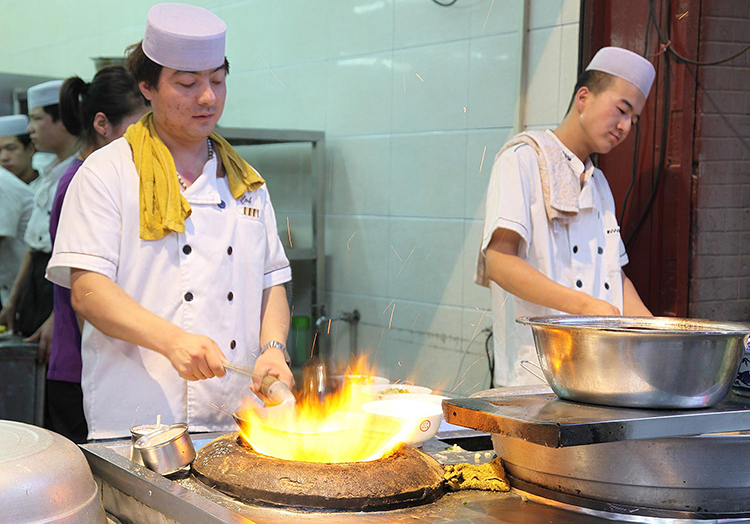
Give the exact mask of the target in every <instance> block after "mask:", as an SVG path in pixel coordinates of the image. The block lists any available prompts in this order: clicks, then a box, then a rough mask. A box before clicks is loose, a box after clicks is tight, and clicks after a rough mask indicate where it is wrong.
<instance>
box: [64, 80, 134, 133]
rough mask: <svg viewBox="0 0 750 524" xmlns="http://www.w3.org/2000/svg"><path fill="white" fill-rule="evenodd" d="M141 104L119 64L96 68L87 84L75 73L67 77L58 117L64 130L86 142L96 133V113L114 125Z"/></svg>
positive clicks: (132, 81)
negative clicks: (92, 77) (104, 116)
mask: <svg viewBox="0 0 750 524" xmlns="http://www.w3.org/2000/svg"><path fill="white" fill-rule="evenodd" d="M144 103H145V99H144V98H143V95H142V94H141V91H140V90H139V89H138V84H137V83H136V81H135V79H134V78H133V77H132V76H130V73H128V72H127V70H126V69H125V68H124V67H122V66H108V67H104V68H102V69H100V70H99V72H98V73H96V75H95V76H94V79H93V80H92V81H91V83H90V84H88V83H86V82H84V81H83V80H81V79H80V78H79V77H77V76H73V77H70V78H68V79H67V80H66V81H65V82H64V83H63V85H62V88H61V89H60V116H61V117H62V122H63V125H65V129H67V130H68V132H69V133H70V134H71V135H75V136H82V137H84V138H85V139H86V140H89V141H90V140H92V138H93V137H94V136H96V132H95V131H94V117H95V116H96V114H97V113H99V112H102V113H104V114H105V115H106V116H107V120H109V122H110V124H112V125H113V126H116V125H118V124H119V123H120V122H122V120H123V119H124V118H125V117H126V116H128V115H131V114H133V112H134V111H135V110H136V109H138V106H140V105H142V104H144Z"/></svg>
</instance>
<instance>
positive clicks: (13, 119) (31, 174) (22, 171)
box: [0, 115, 39, 187]
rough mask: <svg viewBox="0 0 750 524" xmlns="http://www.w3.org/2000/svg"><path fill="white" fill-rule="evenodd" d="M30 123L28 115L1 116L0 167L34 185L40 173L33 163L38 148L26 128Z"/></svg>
mask: <svg viewBox="0 0 750 524" xmlns="http://www.w3.org/2000/svg"><path fill="white" fill-rule="evenodd" d="M28 125H29V117H27V116H26V115H8V116H0V167H4V168H5V169H7V170H8V171H10V172H11V173H13V174H14V175H16V176H17V177H18V178H20V179H21V180H23V182H24V183H26V184H29V185H30V186H31V187H34V184H35V183H36V182H37V181H39V173H38V172H37V171H36V169H34V166H33V165H32V163H31V159H32V158H33V157H34V153H36V148H35V147H34V144H33V143H32V142H31V137H30V136H29V131H28V129H26V128H27V127H28Z"/></svg>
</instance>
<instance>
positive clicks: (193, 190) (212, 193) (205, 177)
mask: <svg viewBox="0 0 750 524" xmlns="http://www.w3.org/2000/svg"><path fill="white" fill-rule="evenodd" d="M216 168H217V163H216V155H214V156H212V157H211V158H209V159H208V162H206V163H205V165H204V166H203V172H202V173H201V174H200V176H199V177H198V178H196V179H195V182H193V183H192V184H191V185H190V187H188V188H187V189H186V190H185V191H183V193H182V195H183V196H184V197H185V198H186V199H187V201H188V204H191V205H192V204H219V203H220V202H221V194H220V193H219V186H218V182H217V176H216Z"/></svg>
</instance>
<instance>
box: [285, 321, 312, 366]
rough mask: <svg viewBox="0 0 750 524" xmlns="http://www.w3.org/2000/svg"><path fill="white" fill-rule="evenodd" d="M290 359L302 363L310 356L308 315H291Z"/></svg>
mask: <svg viewBox="0 0 750 524" xmlns="http://www.w3.org/2000/svg"><path fill="white" fill-rule="evenodd" d="M290 335H291V341H290V342H291V343H292V344H291V345H292V348H294V350H293V351H292V360H293V361H294V362H295V363H297V364H302V363H303V362H305V361H306V360H307V359H308V358H310V351H311V349H312V348H311V347H310V344H311V342H310V317H292V332H291V333H290Z"/></svg>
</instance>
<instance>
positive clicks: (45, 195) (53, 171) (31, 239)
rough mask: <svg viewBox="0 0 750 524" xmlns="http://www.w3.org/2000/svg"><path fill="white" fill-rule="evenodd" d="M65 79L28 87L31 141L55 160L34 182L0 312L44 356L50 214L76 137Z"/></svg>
mask: <svg viewBox="0 0 750 524" xmlns="http://www.w3.org/2000/svg"><path fill="white" fill-rule="evenodd" d="M61 86H62V80H52V81H50V82H44V83H43V84H38V85H35V86H33V87H31V88H29V91H28V93H27V99H28V104H29V127H28V131H29V134H30V136H31V140H32V141H33V142H34V145H35V146H36V148H37V149H38V150H40V151H50V152H52V153H54V154H55V158H54V159H53V160H52V162H50V163H49V164H48V165H47V166H45V167H44V169H42V176H41V177H40V180H39V181H38V182H34V184H35V187H34V201H33V202H34V205H33V208H32V211H31V218H30V219H29V223H28V226H27V227H26V233H25V235H24V242H26V248H27V250H26V254H25V255H24V258H23V261H22V262H21V268H20V269H19V271H18V275H17V276H16V279H15V281H14V283H13V288H12V289H11V292H10V296H9V297H8V303H7V304H5V305H4V307H3V310H2V311H0V324H3V325H5V326H7V327H8V328H9V330H13V331H16V332H19V333H23V334H24V335H26V336H29V335H31V336H30V337H29V339H28V340H30V341H36V340H39V354H40V356H43V355H46V354H48V348H49V345H50V343H51V341H52V329H53V322H54V316H53V314H52V284H51V283H50V282H48V281H47V280H46V279H45V278H44V272H45V268H46V267H47V262H48V261H49V258H50V253H51V251H52V243H51V241H50V236H49V215H50V213H51V212H52V200H53V199H54V197H55V191H57V184H58V182H59V181H60V177H61V176H62V175H63V173H65V170H66V169H67V168H68V166H69V165H70V163H71V162H72V161H73V159H74V158H75V153H76V151H77V145H76V137H75V136H73V135H71V134H70V133H68V131H67V130H66V129H65V126H64V125H63V123H62V120H60V87H61Z"/></svg>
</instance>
